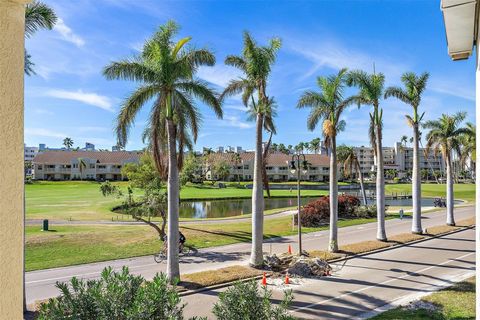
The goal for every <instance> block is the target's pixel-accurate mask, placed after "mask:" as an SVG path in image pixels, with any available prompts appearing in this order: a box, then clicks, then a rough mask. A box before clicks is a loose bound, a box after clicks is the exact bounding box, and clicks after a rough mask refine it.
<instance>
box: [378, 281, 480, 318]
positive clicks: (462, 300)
mask: <svg viewBox="0 0 480 320" xmlns="http://www.w3.org/2000/svg"><path fill="white" fill-rule="evenodd" d="M475 281H476V279H475V277H472V278H470V279H468V280H465V281H462V282H459V283H456V284H454V285H453V286H451V287H449V288H446V289H444V290H440V291H438V292H435V293H432V294H431V295H428V296H426V297H424V298H422V299H421V302H423V303H425V304H428V305H430V306H431V307H432V309H433V310H426V309H423V308H412V307H398V308H395V309H392V310H389V311H386V312H384V313H382V314H379V315H377V316H375V317H373V318H372V319H373V320H394V319H395V320H396V319H425V320H427V319H432V320H453V319H465V320H466V319H472V320H473V319H475V316H476V313H475ZM419 305H421V304H419Z"/></svg>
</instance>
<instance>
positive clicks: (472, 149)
mask: <svg viewBox="0 0 480 320" xmlns="http://www.w3.org/2000/svg"><path fill="white" fill-rule="evenodd" d="M466 129H467V132H466V133H465V134H464V135H463V137H462V154H461V156H460V162H461V165H462V167H465V166H466V164H467V160H468V159H470V168H469V171H470V172H471V173H472V176H473V177H474V173H475V163H476V160H477V149H476V132H477V129H476V126H475V125H474V124H473V123H470V122H467V124H466Z"/></svg>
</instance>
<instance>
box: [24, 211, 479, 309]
mask: <svg viewBox="0 0 480 320" xmlns="http://www.w3.org/2000/svg"><path fill="white" fill-rule="evenodd" d="M474 211H475V210H474V207H465V208H458V209H456V210H455V217H456V219H457V221H460V220H462V219H467V218H471V217H474ZM422 222H423V227H424V228H428V227H431V226H436V225H442V224H444V223H445V211H442V212H433V213H428V214H424V216H423V221H422ZM386 225H387V235H394V234H399V233H404V232H409V231H410V228H411V220H410V219H404V220H399V219H392V220H387V221H386ZM192 228H194V226H192ZM265 233H268V230H265ZM375 236H376V223H368V224H364V225H357V226H351V227H345V228H340V229H339V244H340V245H342V244H349V243H355V242H361V241H365V240H373V239H375ZM296 241H297V238H296V236H291V237H281V238H275V239H270V240H268V241H265V243H264V252H266V253H270V252H272V253H282V252H286V251H287V249H288V244H291V245H292V248H293V250H294V251H295V250H297V247H296ZM250 246H251V244H250V243H237V244H232V245H226V246H221V247H213V248H205V249H202V250H199V252H198V254H197V255H195V256H192V257H183V258H181V263H180V269H181V273H183V274H185V273H193V272H198V271H205V270H213V269H218V268H222V267H226V266H230V265H235V264H237V265H238V264H247V263H248V257H249V253H250ZM327 246H328V230H326V231H320V232H314V233H309V234H304V236H303V248H304V250H325V249H326V248H327ZM107 266H112V267H113V268H114V269H116V270H119V269H121V267H122V266H128V267H129V268H130V271H131V272H132V273H134V274H141V275H142V276H144V277H145V278H146V279H151V278H153V276H154V275H155V274H156V273H158V272H163V271H165V270H166V264H165V263H160V264H157V263H155V262H154V261H153V257H152V256H144V257H136V258H130V259H120V260H112V261H106V262H99V263H91V264H84V265H78V266H71V267H63V268H54V269H46V270H39V271H32V272H27V273H26V276H25V281H26V295H27V304H31V303H33V302H35V301H36V300H41V299H47V298H50V297H53V296H55V295H57V294H58V290H57V289H56V288H55V283H56V282H57V281H60V282H65V281H68V280H69V279H70V278H71V277H73V276H75V277H78V278H83V279H92V278H97V277H98V276H99V274H100V272H101V271H102V269H103V268H105V267H107Z"/></svg>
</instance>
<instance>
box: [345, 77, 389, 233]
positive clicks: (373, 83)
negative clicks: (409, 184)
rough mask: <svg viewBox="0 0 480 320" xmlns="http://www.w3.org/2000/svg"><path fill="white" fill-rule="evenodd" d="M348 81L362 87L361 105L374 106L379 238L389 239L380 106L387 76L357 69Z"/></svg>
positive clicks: (371, 131) (372, 130)
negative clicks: (386, 226)
mask: <svg viewBox="0 0 480 320" xmlns="http://www.w3.org/2000/svg"><path fill="white" fill-rule="evenodd" d="M347 82H348V84H349V85H350V86H352V85H353V86H356V87H358V88H359V89H360V92H359V93H358V95H357V96H356V97H355V100H356V102H357V104H358V105H359V106H360V105H362V104H363V105H371V106H373V112H371V113H370V127H369V136H370V143H371V145H372V148H373V150H374V154H375V158H376V160H377V174H376V179H377V181H376V197H377V239H378V240H380V241H387V233H386V231H385V176H384V174H385V173H384V171H383V150H382V127H383V124H382V123H383V122H382V116H383V109H382V108H380V100H381V99H382V98H383V88H384V84H385V76H384V75H383V73H375V71H374V72H373V74H368V73H366V72H365V71H361V70H356V71H352V72H350V73H349V74H348V79H347Z"/></svg>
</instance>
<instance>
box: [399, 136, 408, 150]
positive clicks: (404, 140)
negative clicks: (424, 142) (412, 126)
mask: <svg viewBox="0 0 480 320" xmlns="http://www.w3.org/2000/svg"><path fill="white" fill-rule="evenodd" d="M407 141H408V137H407V136H406V135H403V136H402V137H401V138H400V144H402V145H403V146H404V147H406V146H407Z"/></svg>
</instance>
